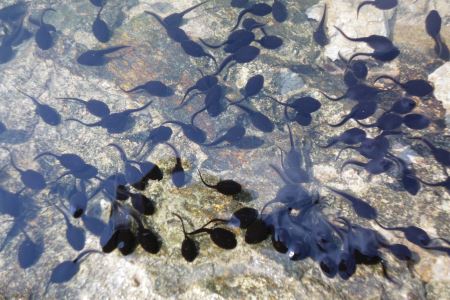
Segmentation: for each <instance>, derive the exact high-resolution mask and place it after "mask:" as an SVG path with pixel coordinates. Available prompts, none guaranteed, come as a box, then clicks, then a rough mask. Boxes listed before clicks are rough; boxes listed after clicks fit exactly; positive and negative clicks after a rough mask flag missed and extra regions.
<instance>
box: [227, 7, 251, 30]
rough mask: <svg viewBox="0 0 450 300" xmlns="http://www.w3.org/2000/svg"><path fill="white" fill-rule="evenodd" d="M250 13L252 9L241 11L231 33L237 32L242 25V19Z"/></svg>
mask: <svg viewBox="0 0 450 300" xmlns="http://www.w3.org/2000/svg"><path fill="white" fill-rule="evenodd" d="M248 12H250V9H248V8H246V9H244V10H243V11H241V12H240V13H239V16H238V19H237V22H236V25H234V27H233V28H231V30H230V31H234V30H236V28H238V26H239V24H241V20H242V18H243V17H244V16H245V15H246V14H247V13H248Z"/></svg>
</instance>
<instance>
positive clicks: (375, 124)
mask: <svg viewBox="0 0 450 300" xmlns="http://www.w3.org/2000/svg"><path fill="white" fill-rule="evenodd" d="M355 121H356V123H358V125H360V126H361V127H364V128H372V127H375V126H377V125H378V124H377V123H372V124H364V123H361V121H360V120H355Z"/></svg>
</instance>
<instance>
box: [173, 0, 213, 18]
mask: <svg viewBox="0 0 450 300" xmlns="http://www.w3.org/2000/svg"><path fill="white" fill-rule="evenodd" d="M209 1H211V0H206V1H203V2H201V3H199V4H197V5H194V6H192V7H189V8H187V9H185V10H183V11H182V12H179V13H178V14H179V15H182V16H184V15H186V14H187V13H189V12H191V11H193V10H194V9H196V8H197V7H200V6H202V5H204V4H206V3H208V2H209Z"/></svg>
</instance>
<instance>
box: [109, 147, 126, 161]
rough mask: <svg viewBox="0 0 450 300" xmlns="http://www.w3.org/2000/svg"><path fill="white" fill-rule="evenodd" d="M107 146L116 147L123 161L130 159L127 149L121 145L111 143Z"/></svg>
mask: <svg viewBox="0 0 450 300" xmlns="http://www.w3.org/2000/svg"><path fill="white" fill-rule="evenodd" d="M106 147H113V148H114V149H116V150H117V151H118V152H119V155H120V159H121V160H122V161H123V162H126V161H128V158H127V155H126V153H125V151H124V150H123V149H122V148H121V147H120V146H119V145H117V144H115V143H109V144H108V145H106Z"/></svg>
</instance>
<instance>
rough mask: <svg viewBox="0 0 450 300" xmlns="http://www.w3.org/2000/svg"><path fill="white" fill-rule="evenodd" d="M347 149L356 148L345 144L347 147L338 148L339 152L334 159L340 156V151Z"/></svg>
mask: <svg viewBox="0 0 450 300" xmlns="http://www.w3.org/2000/svg"><path fill="white" fill-rule="evenodd" d="M347 149H353V150H354V149H356V148H355V147H353V146H347V147H344V148H342V149H341V150H339V153H338V154H337V155H336V158H335V160H338V159H339V157H340V156H341V153H342V152H343V151H345V150H347Z"/></svg>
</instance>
